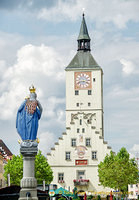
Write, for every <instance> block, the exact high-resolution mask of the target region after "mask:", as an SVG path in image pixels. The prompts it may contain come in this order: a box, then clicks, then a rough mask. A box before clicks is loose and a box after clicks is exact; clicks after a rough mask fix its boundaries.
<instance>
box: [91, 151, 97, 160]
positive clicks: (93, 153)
mask: <svg viewBox="0 0 139 200" xmlns="http://www.w3.org/2000/svg"><path fill="white" fill-rule="evenodd" d="M96 159H97V151H92V160H96Z"/></svg>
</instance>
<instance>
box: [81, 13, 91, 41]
mask: <svg viewBox="0 0 139 200" xmlns="http://www.w3.org/2000/svg"><path fill="white" fill-rule="evenodd" d="M82 39H87V40H90V37H89V34H88V30H87V26H86V22H85V18H84V14H83V19H82V24H81V28H80V33H79V36H78V40H82Z"/></svg>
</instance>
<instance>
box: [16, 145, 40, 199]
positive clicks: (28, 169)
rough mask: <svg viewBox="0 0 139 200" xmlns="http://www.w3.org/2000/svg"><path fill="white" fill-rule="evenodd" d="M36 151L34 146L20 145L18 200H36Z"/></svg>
mask: <svg viewBox="0 0 139 200" xmlns="http://www.w3.org/2000/svg"><path fill="white" fill-rule="evenodd" d="M29 144H31V143H29ZM37 151H38V148H37V146H36V145H35V146H33V145H31V146H29V145H28V144H27V145H26V144H25V145H22V144H21V147H20V152H21V154H22V155H23V178H22V180H21V183H20V186H21V190H20V198H19V200H38V197H37V180H36V178H35V156H36V155H37Z"/></svg>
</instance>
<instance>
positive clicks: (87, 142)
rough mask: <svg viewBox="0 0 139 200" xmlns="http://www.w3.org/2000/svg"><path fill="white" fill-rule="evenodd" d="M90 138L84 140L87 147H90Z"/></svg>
mask: <svg viewBox="0 0 139 200" xmlns="http://www.w3.org/2000/svg"><path fill="white" fill-rule="evenodd" d="M90 141H91V140H90V138H86V140H85V145H86V146H87V147H90V146H91V143H90Z"/></svg>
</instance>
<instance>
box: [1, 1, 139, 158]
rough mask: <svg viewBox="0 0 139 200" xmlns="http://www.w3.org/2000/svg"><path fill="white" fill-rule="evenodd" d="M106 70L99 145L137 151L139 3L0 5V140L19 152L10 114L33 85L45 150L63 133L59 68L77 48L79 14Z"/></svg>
mask: <svg viewBox="0 0 139 200" xmlns="http://www.w3.org/2000/svg"><path fill="white" fill-rule="evenodd" d="M83 8H84V9H85V19H86V23H87V26H88V31H89V35H90V37H91V49H92V51H91V52H92V55H93V56H94V58H95V60H96V61H97V63H99V65H100V66H101V67H102V69H103V71H104V125H105V130H104V131H105V132H104V137H105V141H108V144H109V146H111V147H112V149H113V151H119V149H120V148H121V147H123V146H124V147H126V148H127V150H128V151H130V152H131V153H132V154H134V155H136V154H137V152H139V136H138V135H139V1H138V0H99V1H98V0H39V1H38V0H20V1H19V0H12V1H11V0H1V1H0V113H1V114H0V137H1V139H2V140H3V141H4V142H5V143H6V145H7V146H8V147H9V148H10V150H11V151H12V153H14V154H18V153H19V144H18V142H17V141H18V139H19V136H18V134H17V132H16V128H15V120H16V113H17V109H18V107H19V105H20V104H21V102H22V101H23V100H24V97H25V96H27V95H28V94H29V91H28V87H29V86H30V85H31V84H32V83H33V84H34V85H35V87H36V88H37V94H38V99H39V100H40V102H41V104H42V106H43V115H42V119H41V121H40V124H39V131H38V137H39V138H40V144H39V148H40V149H41V150H42V151H43V153H47V152H49V149H50V147H53V146H54V142H56V141H57V140H58V137H59V136H61V134H62V132H64V131H65V71H64V69H65V67H66V66H67V65H68V64H69V62H70V61H71V59H72V58H73V56H74V55H75V53H76V51H77V37H78V34H79V30H80V25H81V20H82V12H83Z"/></svg>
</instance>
